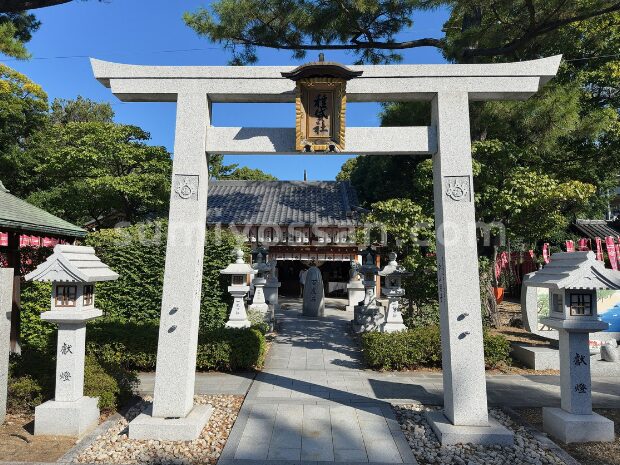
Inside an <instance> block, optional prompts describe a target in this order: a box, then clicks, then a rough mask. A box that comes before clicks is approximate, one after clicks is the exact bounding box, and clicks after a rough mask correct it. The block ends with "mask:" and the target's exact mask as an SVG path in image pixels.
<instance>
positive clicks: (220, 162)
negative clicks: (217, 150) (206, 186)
mask: <svg viewBox="0 0 620 465" xmlns="http://www.w3.org/2000/svg"><path fill="white" fill-rule="evenodd" d="M209 175H210V176H211V177H212V178H214V179H231V180H232V179H236V180H248V181H276V180H277V179H278V178H276V177H275V176H272V175H271V174H267V173H265V172H264V171H262V170H259V169H252V168H248V167H247V166H242V167H241V168H239V165H238V164H237V163H233V164H232V165H225V164H224V156H223V155H209Z"/></svg>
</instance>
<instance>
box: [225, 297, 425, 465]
mask: <svg viewBox="0 0 620 465" xmlns="http://www.w3.org/2000/svg"><path fill="white" fill-rule="evenodd" d="M300 313H301V311H300V306H299V304H298V303H294V304H285V305H283V312H282V313H281V314H280V315H279V322H280V327H279V331H278V333H279V334H278V337H277V339H276V341H275V342H274V343H273V345H272V347H271V349H270V351H269V355H268V359H267V361H266V364H265V369H264V370H263V372H261V373H258V374H257V376H256V378H255V381H254V383H253V384H252V386H251V388H250V391H249V392H248V395H247V397H246V400H245V403H244V405H243V407H242V409H241V412H240V414H239V417H238V418H237V422H236V423H235V426H234V428H233V430H232V432H231V435H230V437H229V439H228V442H227V444H226V447H225V449H224V452H223V453H222V456H221V457H220V460H219V462H218V463H219V464H220V465H232V464H250V463H251V464H280V465H283V464H293V463H299V462H303V463H314V462H332V463H334V464H345V463H346V464H352V463H369V462H370V463H374V464H380V463H411V464H413V463H416V462H415V459H414V457H413V454H412V452H411V449H410V447H409V445H408V444H407V441H406V439H405V436H404V434H403V433H402V431H401V429H400V426H399V424H398V421H397V420H396V417H395V415H394V412H393V411H392V409H391V407H390V405H389V404H388V403H386V402H384V401H381V400H378V399H376V398H375V397H374V396H372V394H371V392H370V389H369V388H368V386H366V381H365V379H364V378H360V374H362V373H364V372H363V370H362V369H361V368H362V364H361V358H360V351H359V348H358V347H356V345H355V343H354V340H353V339H352V338H351V337H349V336H348V335H347V326H348V321H349V320H350V318H351V315H349V314H347V313H346V312H344V311H341V310H337V309H334V308H333V307H330V308H328V309H326V316H325V317H322V318H319V319H309V318H304V317H302V316H301V314H300ZM354 400H355V401H356V402H353V401H354Z"/></svg>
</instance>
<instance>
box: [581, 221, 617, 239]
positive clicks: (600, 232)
mask: <svg viewBox="0 0 620 465" xmlns="http://www.w3.org/2000/svg"><path fill="white" fill-rule="evenodd" d="M612 224H613V223H611V222H610V221H605V220H576V221H575V222H574V223H573V229H574V230H575V231H576V232H577V234H581V235H582V236H583V237H589V238H590V239H594V238H595V237H600V238H601V239H604V238H605V237H607V236H612V237H616V236H618V235H620V233H619V232H618V231H617V230H616V229H614V228H613V227H612Z"/></svg>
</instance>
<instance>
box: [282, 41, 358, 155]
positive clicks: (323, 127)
mask: <svg viewBox="0 0 620 465" xmlns="http://www.w3.org/2000/svg"><path fill="white" fill-rule="evenodd" d="M361 75H362V71H353V70H351V69H349V68H347V67H346V66H344V65H341V64H340V63H335V62H331V61H324V58H323V54H322V53H321V54H320V55H319V61H318V62H312V63H306V64H304V65H301V66H298V67H297V68H295V69H294V70H293V71H290V72H284V73H282V76H284V77H285V78H288V79H291V80H293V81H295V82H296V83H297V86H296V98H295V107H296V115H297V116H296V137H295V148H296V150H299V151H301V152H340V151H342V150H343V149H344V136H345V112H346V106H347V94H346V86H347V81H349V80H350V79H352V78H355V77H358V76H361Z"/></svg>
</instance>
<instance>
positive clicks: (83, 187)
mask: <svg viewBox="0 0 620 465" xmlns="http://www.w3.org/2000/svg"><path fill="white" fill-rule="evenodd" d="M82 103H83V102H82ZM56 113H61V115H59V116H58V117H60V118H78V117H79V118H83V116H82V115H80V109H79V108H73V107H70V106H69V105H65V106H64V107H63V110H62V112H61V111H60V110H58V111H57V112H56ZM100 116H101V115H99V110H97V115H96V117H100ZM149 138H150V135H149V134H148V133H147V132H145V131H143V130H142V129H140V128H138V127H137V126H130V125H123V124H114V123H108V122H98V121H94V122H93V121H88V122H69V123H67V124H51V125H49V126H48V127H47V129H46V130H45V131H41V132H40V133H38V134H37V137H36V138H33V140H32V141H31V143H30V146H29V150H30V151H32V152H35V153H36V154H37V156H38V157H39V158H40V159H41V160H43V162H42V163H40V164H39V165H38V166H37V167H36V168H35V170H34V174H35V177H36V178H37V179H38V180H39V182H38V185H37V189H36V191H35V192H34V193H32V194H31V195H30V196H29V197H28V198H27V200H28V201H29V202H31V203H34V204H35V205H37V206H39V207H41V208H43V209H44V210H46V211H49V212H50V213H52V214H55V215H57V216H60V217H62V218H63V219H66V220H68V221H71V222H73V223H78V224H79V223H81V222H85V221H88V220H90V219H92V218H94V219H96V220H97V219H98V218H99V217H101V216H103V217H105V216H107V215H110V214H112V213H114V212H120V213H122V214H124V217H125V219H126V220H127V221H130V222H133V221H135V220H137V219H139V218H141V217H144V216H145V215H147V214H153V213H165V212H166V211H167V207H168V198H169V195H170V172H171V166H172V163H171V160H170V154H169V153H168V152H167V151H166V149H165V148H164V147H154V146H150V145H147V144H146V143H145V142H146V141H147V140H148V139H149Z"/></svg>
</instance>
